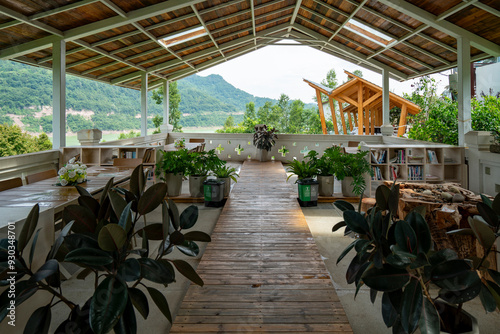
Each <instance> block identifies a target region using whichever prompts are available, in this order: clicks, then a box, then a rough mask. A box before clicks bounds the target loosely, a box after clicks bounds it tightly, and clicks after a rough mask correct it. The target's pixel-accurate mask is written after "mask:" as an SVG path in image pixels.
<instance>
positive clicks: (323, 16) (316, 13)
mask: <svg viewBox="0 0 500 334" xmlns="http://www.w3.org/2000/svg"><path fill="white" fill-rule="evenodd" d="M304 10H305V11H307V12H309V13H311V14H312V15H314V16H317V17H319V18H322V19H323V20H327V21H328V22H330V23H332V24H335V25H336V26H337V27H340V25H341V23H340V22H337V21H335V20H334V19H332V18H331V17H328V16H325V15H323V14H320V13H318V12H315V11H314V10H313V9H311V8H308V7H304ZM300 18H301V19H302V20H304V19H306V20H309V21H312V22H314V21H313V20H311V19H309V18H307V17H305V16H303V15H300ZM322 28H323V29H328V28H327V27H324V26H322ZM333 33H335V32H334V31H332V34H333Z"/></svg>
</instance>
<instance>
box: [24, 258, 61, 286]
mask: <svg viewBox="0 0 500 334" xmlns="http://www.w3.org/2000/svg"><path fill="white" fill-rule="evenodd" d="M56 273H57V274H58V273H59V263H58V262H57V260H55V259H51V260H48V261H47V262H45V263H44V264H43V265H42V266H41V267H40V269H38V270H37V272H36V273H35V274H34V275H33V276H32V277H31V278H30V281H32V282H39V281H41V280H44V279H45V278H47V277H49V276H50V275H54V274H56Z"/></svg>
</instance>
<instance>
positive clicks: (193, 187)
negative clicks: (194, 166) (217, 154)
mask: <svg viewBox="0 0 500 334" xmlns="http://www.w3.org/2000/svg"><path fill="white" fill-rule="evenodd" d="M206 179H207V176H206V175H189V194H190V195H191V197H203V181H205V180H206Z"/></svg>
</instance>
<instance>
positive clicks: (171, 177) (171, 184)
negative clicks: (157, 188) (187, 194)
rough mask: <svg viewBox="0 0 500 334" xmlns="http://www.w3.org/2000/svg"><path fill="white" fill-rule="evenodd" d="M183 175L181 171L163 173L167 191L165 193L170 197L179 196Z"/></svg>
mask: <svg viewBox="0 0 500 334" xmlns="http://www.w3.org/2000/svg"><path fill="white" fill-rule="evenodd" d="M183 177H184V175H182V173H179V174H174V173H168V174H165V182H166V183H167V187H168V191H167V195H168V196H171V197H175V196H179V195H180V194H181V190H182V179H183Z"/></svg>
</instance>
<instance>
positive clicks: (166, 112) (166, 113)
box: [163, 80, 170, 124]
mask: <svg viewBox="0 0 500 334" xmlns="http://www.w3.org/2000/svg"><path fill="white" fill-rule="evenodd" d="M163 92H164V93H165V95H164V96H163V124H170V122H169V121H170V83H169V82H168V81H167V80H165V82H163Z"/></svg>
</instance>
